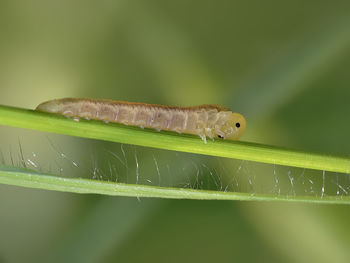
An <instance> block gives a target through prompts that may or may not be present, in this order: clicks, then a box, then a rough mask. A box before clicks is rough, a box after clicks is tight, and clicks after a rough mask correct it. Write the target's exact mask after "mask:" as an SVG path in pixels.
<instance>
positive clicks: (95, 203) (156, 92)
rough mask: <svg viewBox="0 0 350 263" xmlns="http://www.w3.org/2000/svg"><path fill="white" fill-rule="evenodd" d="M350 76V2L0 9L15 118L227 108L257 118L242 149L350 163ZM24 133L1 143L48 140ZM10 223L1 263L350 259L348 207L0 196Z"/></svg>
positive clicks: (4, 4)
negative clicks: (102, 108) (50, 103)
mask: <svg viewBox="0 0 350 263" xmlns="http://www.w3.org/2000/svg"><path fill="white" fill-rule="evenodd" d="M349 68H350V2H349V1H345V0H344V1H336V2H334V1H316V0H311V1H299V0H298V1H277V0H268V1H197V0H196V1H183V0H181V1H161V0H151V1H123V0H120V1H42V0H35V1H23V0H22V1H21V0H14V1H1V2H0V89H1V96H0V103H1V104H5V105H12V106H18V107H24V108H34V107H35V106H36V105H37V104H39V103H40V102H42V101H44V100H48V99H54V98H61V97H91V98H108V99H117V100H128V101H138V102H148V103H160V104H172V105H182V106H185V105H195V104H207V103H214V104H222V105H225V106H228V107H230V108H232V110H234V111H237V112H241V113H242V114H243V115H245V116H246V117H247V121H248V128H247V132H246V134H245V136H244V137H243V138H242V139H243V140H246V141H255V142H261V143H265V144H273V145H281V146H286V147H293V148H300V149H304V150H312V151H321V152H325V153H337V154H346V155H348V154H349V153H350V140H349V134H350V121H349V120H350V117H349V112H350V111H349V109H350V107H349V98H350V74H349ZM21 132H22V131H18V129H9V128H5V127H2V131H1V138H0V143H1V144H2V145H5V143H8V141H11V142H13V144H17V139H18V138H20V139H21V140H27V141H28V140H29V141H31V143H32V144H33V145H37V144H41V143H42V141H41V139H40V136H39V139H38V134H39V133H37V134H36V135H33V137H30V136H31V134H32V133H33V134H34V133H35V132H32V133H30V134H28V133H21ZM17 133H18V134H19V135H18V134H17ZM23 136H29V139H28V138H23ZM43 136H44V135H42V137H43ZM30 138H33V139H32V140H31V139H30ZM28 147H30V146H27V150H28ZM43 147H47V143H44V144H43ZM1 151H2V152H7V151H11V150H9V149H8V148H7V147H5V146H3V147H1ZM29 151H30V150H29ZM15 154H17V153H15ZM169 161H171V160H169ZM261 176H263V175H261ZM0 213H1V216H0V262H116V261H118V262H148V261H149V262H188V261H192V262H214V261H225V262H234V261H236V262H243V261H244V262H347V261H349V260H350V252H349V245H350V228H349V227H348V224H349V223H348V222H349V219H350V208H349V207H348V206H345V205H344V206H336V205H301V204H291V203H263V202H261V203H258V202H257V203H256V202H226V201H187V200H158V199H141V200H140V201H138V200H137V199H135V198H121V197H104V196H95V195H85V196H82V195H77V194H69V193H58V192H49V191H43V190H33V189H24V188H18V187H12V186H11V187H10V186H6V185H1V186H0Z"/></svg>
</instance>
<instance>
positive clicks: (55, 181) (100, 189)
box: [0, 167, 350, 204]
mask: <svg viewBox="0 0 350 263" xmlns="http://www.w3.org/2000/svg"><path fill="white" fill-rule="evenodd" d="M0 183H3V184H8V185H15V186H23V187H29V188H37V189H46V190H54V191H62V192H71V193H81V194H103V195H112V196H130V197H158V198H172V199H199V200H250V201H293V202H310V203H313V202H316V203H339V204H350V197H347V196H346V197H344V196H343V197H340V196H323V197H320V196H292V197H288V196H282V195H281V196H276V195H275V194H271V195H267V194H254V195H253V194H250V193H235V192H222V191H221V192H220V191H207V190H193V189H183V188H170V187H156V186H145V185H135V184H123V183H112V182H105V181H97V180H90V179H83V178H66V177H60V176H54V175H49V174H41V173H38V172H35V171H31V170H27V169H19V168H15V167H0Z"/></svg>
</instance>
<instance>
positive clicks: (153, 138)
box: [0, 106, 350, 173]
mask: <svg viewBox="0 0 350 263" xmlns="http://www.w3.org/2000/svg"><path fill="white" fill-rule="evenodd" d="M0 125H8V126H13V127H20V128H27V129H33V130H40V131H45V132H53V133H58V134H66V135H71V136H78V137H83V138H92V139H99V140H105V141H111V142H119V143H126V144H134V145H139V146H145V147H153V148H159V149H166V150H172V151H181V152H189V153H197V154H204V155H212V156H218V157H227V158H234V159H242V160H248V161H255V162H262V163H270V164H277V165H286V166H293V167H301V168H309V169H316V170H324V171H330V172H340V173H349V171H350V158H349V157H345V156H336V155H326V154H320V153H311V152H304V151H299V150H292V149H286V148H280V147H275V146H269V145H263V144H257V143H250V142H243V141H235V142H234V141H228V140H215V141H210V140H209V141H208V142H207V144H204V143H203V141H202V140H201V139H200V138H199V137H197V136H193V135H186V134H176V133H173V132H166V131H162V132H157V131H154V130H151V129H140V128H139V127H131V126H126V125H122V124H114V123H108V124H106V123H104V122H101V121H92V120H90V121H87V120H80V121H74V120H73V119H69V118H66V117H64V116H60V115H55V114H48V113H42V112H38V111H33V110H27V109H20V108H14V107H8V106H0Z"/></svg>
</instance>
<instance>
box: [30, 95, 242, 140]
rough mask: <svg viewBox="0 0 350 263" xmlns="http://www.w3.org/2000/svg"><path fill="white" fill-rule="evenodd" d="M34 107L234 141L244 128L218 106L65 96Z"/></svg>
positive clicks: (236, 116)
mask: <svg viewBox="0 0 350 263" xmlns="http://www.w3.org/2000/svg"><path fill="white" fill-rule="evenodd" d="M36 110H39V111H43V112H50V113H56V114H61V115H64V116H67V117H73V118H75V119H77V120H79V118H85V119H94V120H102V121H105V122H115V123H121V124H125V125H132V126H138V127H140V128H153V129H156V130H158V131H160V130H168V131H174V132H177V133H187V134H195V135H198V136H200V137H201V138H202V140H203V141H204V142H205V143H206V137H208V138H210V139H214V138H223V139H229V140H237V139H238V138H239V137H240V136H241V135H242V133H243V132H244V131H245V128H246V120H245V118H244V117H243V116H242V115H241V114H239V113H233V112H232V111H231V110H230V109H228V108H226V107H222V106H218V105H210V104H208V105H200V106H192V107H176V106H165V105H157V104H146V103H138V102H127V101H114V100H95V99H80V98H64V99H56V100H50V101H47V102H44V103H41V104H40V105H39V106H37V108H36Z"/></svg>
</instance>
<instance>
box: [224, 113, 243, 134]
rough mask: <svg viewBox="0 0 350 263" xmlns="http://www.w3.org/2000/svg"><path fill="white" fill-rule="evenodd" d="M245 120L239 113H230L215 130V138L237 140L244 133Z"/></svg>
mask: <svg viewBox="0 0 350 263" xmlns="http://www.w3.org/2000/svg"><path fill="white" fill-rule="evenodd" d="M245 128H246V120H245V118H244V117H243V116H242V115H241V114H239V113H231V114H230V116H229V117H228V118H227V119H226V121H225V122H224V123H223V125H222V126H221V127H220V128H219V130H217V136H218V137H219V138H224V139H227V140H237V139H238V138H239V137H240V136H241V135H242V134H243V133H244V131H245Z"/></svg>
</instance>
